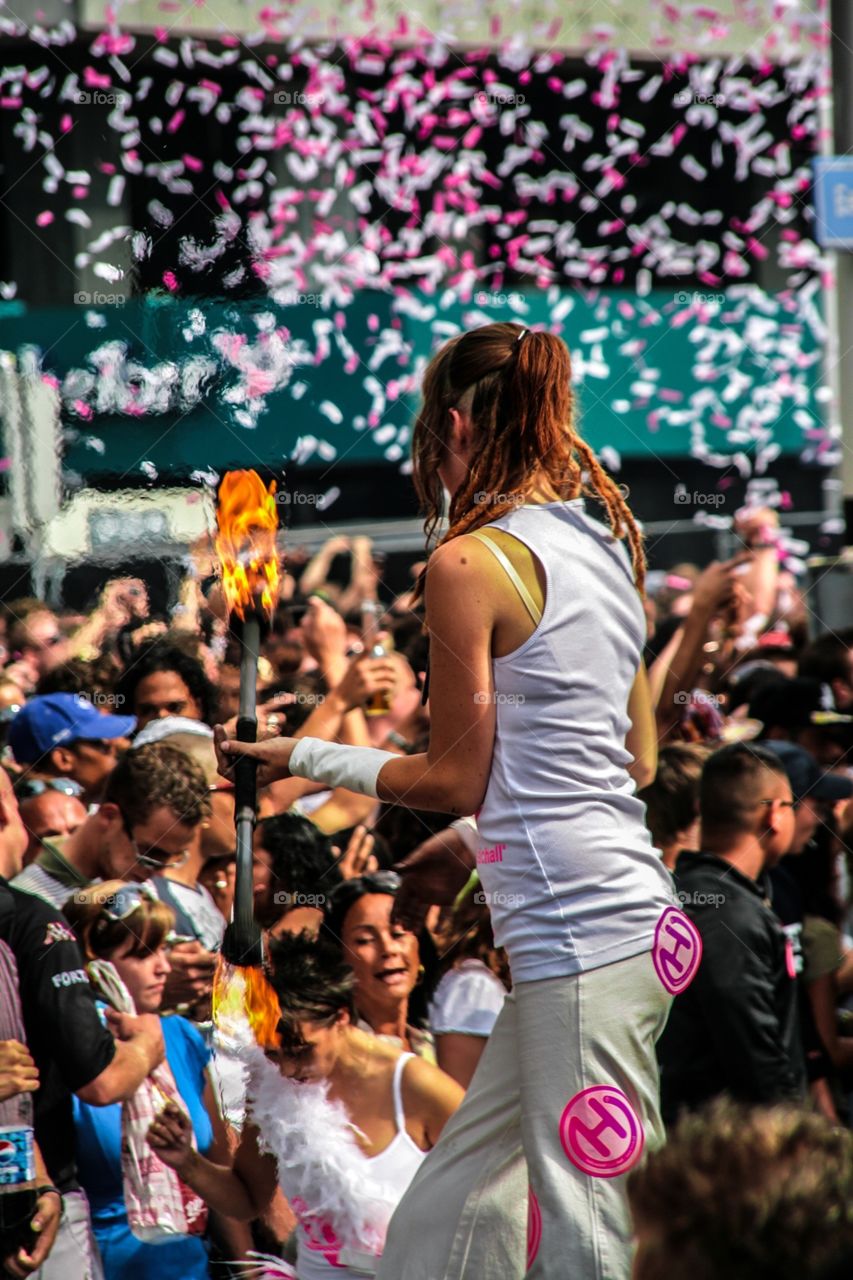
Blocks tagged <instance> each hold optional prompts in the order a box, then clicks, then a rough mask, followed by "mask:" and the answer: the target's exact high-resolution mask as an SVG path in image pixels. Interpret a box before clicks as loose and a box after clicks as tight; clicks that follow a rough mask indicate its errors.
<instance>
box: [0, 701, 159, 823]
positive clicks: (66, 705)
mask: <svg viewBox="0 0 853 1280" xmlns="http://www.w3.org/2000/svg"><path fill="white" fill-rule="evenodd" d="M135 728H136V717H135V716H114V715H102V714H101V713H100V711H98V709H97V708H96V707H95V706H93V704H92V703H91V702H90V701H89V699H88V698H86V697H85V696H84V695H83V694H81V693H48V694H44V695H42V696H40V697H35V698H31V699H30V700H29V702H28V703H27V704H26V705H25V706H23V707H22V708H21V710H20V711H19V712H18V714H17V715H16V716H15V718H14V720H13V721H12V723H11V725H10V726H9V736H8V740H7V741H8V745H9V747H10V749H11V751H12V755H13V756H14V757H15V762H16V763H17V764H18V765H21V766H22V767H23V769H24V772H25V775H26V778H27V780H33V779H39V778H41V779H53V778H71V779H73V780H74V781H75V782H77V783H79V784H80V786H81V787H82V799H83V802H84V803H87V804H91V803H93V802H96V801H98V800H100V799H101V795H102V793H103V789H104V784H105V783H106V780H107V778H108V777H109V775H110V774H111V773H112V771H113V769H114V767H115V763H116V758H117V757H116V751H117V747H118V743H119V741H120V740H121V739H122V738H129V737H130V735H131V734H132V733H133V731H134V729H135Z"/></svg>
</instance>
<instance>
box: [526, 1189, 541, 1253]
mask: <svg viewBox="0 0 853 1280" xmlns="http://www.w3.org/2000/svg"><path fill="white" fill-rule="evenodd" d="M541 1239H542V1210H541V1209H540V1208H539V1201H538V1200H537V1199H536V1192H535V1191H534V1190H533V1188H532V1187H528V1188H527V1270H528V1271H529V1270H530V1268H531V1267H532V1266H533V1263H534V1262H535V1261H536V1255H537V1253H538V1252H539V1242H540V1240H541Z"/></svg>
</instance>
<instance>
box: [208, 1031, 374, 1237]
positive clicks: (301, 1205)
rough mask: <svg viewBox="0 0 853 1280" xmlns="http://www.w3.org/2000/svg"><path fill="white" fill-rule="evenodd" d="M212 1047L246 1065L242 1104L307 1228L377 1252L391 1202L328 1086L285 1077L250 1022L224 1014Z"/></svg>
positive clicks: (287, 1195) (311, 1231) (350, 1124)
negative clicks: (225, 1019)
mask: <svg viewBox="0 0 853 1280" xmlns="http://www.w3.org/2000/svg"><path fill="white" fill-rule="evenodd" d="M216 1044H217V1047H218V1048H220V1049H221V1050H222V1051H224V1052H225V1053H228V1054H230V1055H232V1056H236V1057H238V1058H239V1059H240V1060H241V1061H242V1062H243V1063H244V1064H245V1066H246V1068H247V1075H248V1084H247V1099H246V1109H247V1114H248V1116H249V1117H250V1118H251V1121H252V1123H253V1124H254V1125H255V1126H256V1128H257V1130H258V1142H259V1146H260V1148H261V1150H262V1151H264V1152H268V1153H269V1154H270V1155H272V1156H274V1157H275V1159H276V1161H277V1164H278V1181H279V1184H280V1186H281V1189H282V1191H283V1192H284V1195H285V1196H286V1197H287V1199H288V1201H289V1202H290V1204H291V1206H292V1207H293V1209H294V1212H295V1213H297V1215H298V1217H299V1220H300V1222H301V1224H302V1226H303V1227H304V1228H305V1230H306V1231H307V1232H308V1233H309V1235H310V1234H314V1233H316V1234H317V1236H318V1238H320V1239H323V1238H328V1231H329V1230H331V1232H332V1233H334V1237H336V1240H337V1243H338V1246H339V1247H340V1249H341V1254H342V1260H343V1254H344V1253H346V1252H353V1253H354V1254H361V1255H364V1254H373V1255H377V1254H380V1253H381V1252H382V1249H383V1246H384V1244H385V1234H386V1232H387V1230H388V1223H389V1221H390V1219H391V1215H392V1213H393V1212H394V1209H395V1207H396V1201H397V1197H396V1196H394V1197H393V1198H392V1196H391V1195H389V1193H388V1192H387V1191H386V1190H384V1189H383V1188H382V1187H381V1186H380V1185H379V1184H378V1183H377V1182H376V1181H375V1180H374V1178H373V1175H372V1173H371V1169H370V1160H369V1158H368V1157H367V1156H365V1155H364V1153H363V1151H362V1150H361V1148H360V1147H359V1145H358V1143H357V1142H356V1136H355V1135H356V1133H357V1130H356V1128H355V1126H354V1125H353V1123H352V1121H351V1120H350V1118H349V1116H348V1115H347V1112H346V1109H345V1108H344V1106H343V1104H342V1103H340V1102H335V1101H331V1100H330V1099H329V1097H328V1089H329V1086H328V1084H327V1083H326V1082H323V1083H321V1084H310V1083H298V1082H297V1081H294V1080H287V1079H285V1077H283V1076H282V1075H281V1073H280V1072H279V1070H278V1068H277V1067H276V1066H275V1065H274V1064H273V1063H271V1062H269V1061H268V1060H267V1058H266V1057H265V1055H264V1053H263V1050H262V1049H260V1048H259V1047H258V1045H257V1043H256V1042H255V1039H254V1036H253V1035H252V1032H251V1029H250V1027H249V1024H248V1021H245V1022H243V1023H242V1025H241V1022H240V1020H238V1019H234V1018H229V1019H228V1021H227V1023H226V1024H224V1025H223V1023H222V1022H220V1025H219V1026H218V1028H217V1031H216Z"/></svg>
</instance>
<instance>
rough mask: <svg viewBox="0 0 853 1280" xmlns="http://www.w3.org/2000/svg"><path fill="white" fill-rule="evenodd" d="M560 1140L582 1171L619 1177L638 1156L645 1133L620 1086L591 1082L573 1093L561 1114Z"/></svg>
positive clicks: (599, 1176) (633, 1163) (594, 1176)
mask: <svg viewBox="0 0 853 1280" xmlns="http://www.w3.org/2000/svg"><path fill="white" fill-rule="evenodd" d="M560 1141H561V1142H562V1144H563V1150H564V1151H565V1153H566V1155H567V1156H568V1157H569V1159H570V1160H571V1162H572V1164H573V1165H575V1167H576V1168H578V1169H580V1171H581V1173H588V1174H590V1175H591V1176H592V1177H593V1178H618V1177H619V1175H620V1173H627V1172H628V1170H629V1169H632V1168H633V1167H634V1165H635V1164H636V1163H637V1161H638V1160H639V1159H640V1156H641V1155H642V1154H643V1145H644V1143H645V1135H644V1133H643V1126H642V1125H641V1124H640V1120H639V1117H638V1116H637V1113H636V1112H635V1110H634V1108H633V1107H632V1106H631V1104H630V1102H629V1101H628V1099H627V1097H626V1096H625V1094H624V1093H623V1092H622V1090H621V1089H614V1088H612V1087H611V1086H610V1085H607V1084H594V1085H592V1086H591V1087H590V1088H589V1089H582V1090H581V1092H580V1093H577V1094H575V1096H574V1097H573V1098H572V1100H571V1102H570V1103H569V1104H568V1106H567V1107H566V1109H565V1111H564V1112H563V1114H562V1116H561V1117H560Z"/></svg>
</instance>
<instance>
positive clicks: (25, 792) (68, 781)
mask: <svg viewBox="0 0 853 1280" xmlns="http://www.w3.org/2000/svg"><path fill="white" fill-rule="evenodd" d="M45 791H59V792H61V793H62V795H64V796H76V797H77V798H79V797H80V796H82V794H83V788H82V787H81V786H80V783H79V782H75V781H74V779H73V778H21V779H20V780H19V781H18V782H16V783H15V786H14V792H15V795H16V796H17V797H18V799H19V800H31V799H32V798H33V796H41V795H44V793H45Z"/></svg>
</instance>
